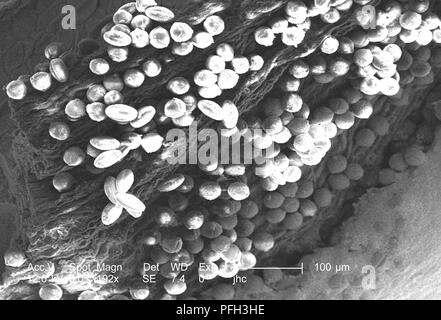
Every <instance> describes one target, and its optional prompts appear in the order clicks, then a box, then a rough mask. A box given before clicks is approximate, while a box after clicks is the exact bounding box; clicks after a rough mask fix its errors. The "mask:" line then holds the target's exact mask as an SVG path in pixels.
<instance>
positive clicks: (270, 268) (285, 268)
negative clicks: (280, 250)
mask: <svg viewBox="0 0 441 320" xmlns="http://www.w3.org/2000/svg"><path fill="white" fill-rule="evenodd" d="M250 270H300V271H301V272H302V274H303V263H302V264H301V265H300V267H254V268H250Z"/></svg>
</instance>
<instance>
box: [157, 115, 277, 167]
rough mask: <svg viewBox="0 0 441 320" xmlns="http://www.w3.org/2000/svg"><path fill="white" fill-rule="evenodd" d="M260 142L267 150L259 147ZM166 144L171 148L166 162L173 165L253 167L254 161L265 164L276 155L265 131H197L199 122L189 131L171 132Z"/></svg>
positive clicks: (178, 130) (189, 128) (191, 126)
mask: <svg viewBox="0 0 441 320" xmlns="http://www.w3.org/2000/svg"><path fill="white" fill-rule="evenodd" d="M259 139H260V142H262V145H264V146H265V147H266V148H264V149H261V148H259V147H256V141H257V140H259ZM165 143H166V144H168V145H169V146H170V152H169V156H168V157H167V159H166V160H167V162H168V163H170V164H194V165H197V164H202V165H210V164H214V163H217V164H225V165H240V164H243V165H250V164H253V160H254V162H256V161H257V162H264V161H265V157H266V156H267V155H269V154H272V153H274V151H275V144H274V142H272V140H271V137H270V136H269V135H268V134H266V133H265V132H264V130H262V129H246V130H244V131H243V132H239V130H237V129H236V130H235V129H232V130H230V129H220V130H215V129H210V128H204V129H201V130H198V123H197V121H194V122H193V123H192V124H191V125H190V127H188V130H184V129H178V128H174V129H171V130H169V131H168V132H167V135H166V137H165ZM260 164H261V163H260Z"/></svg>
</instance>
